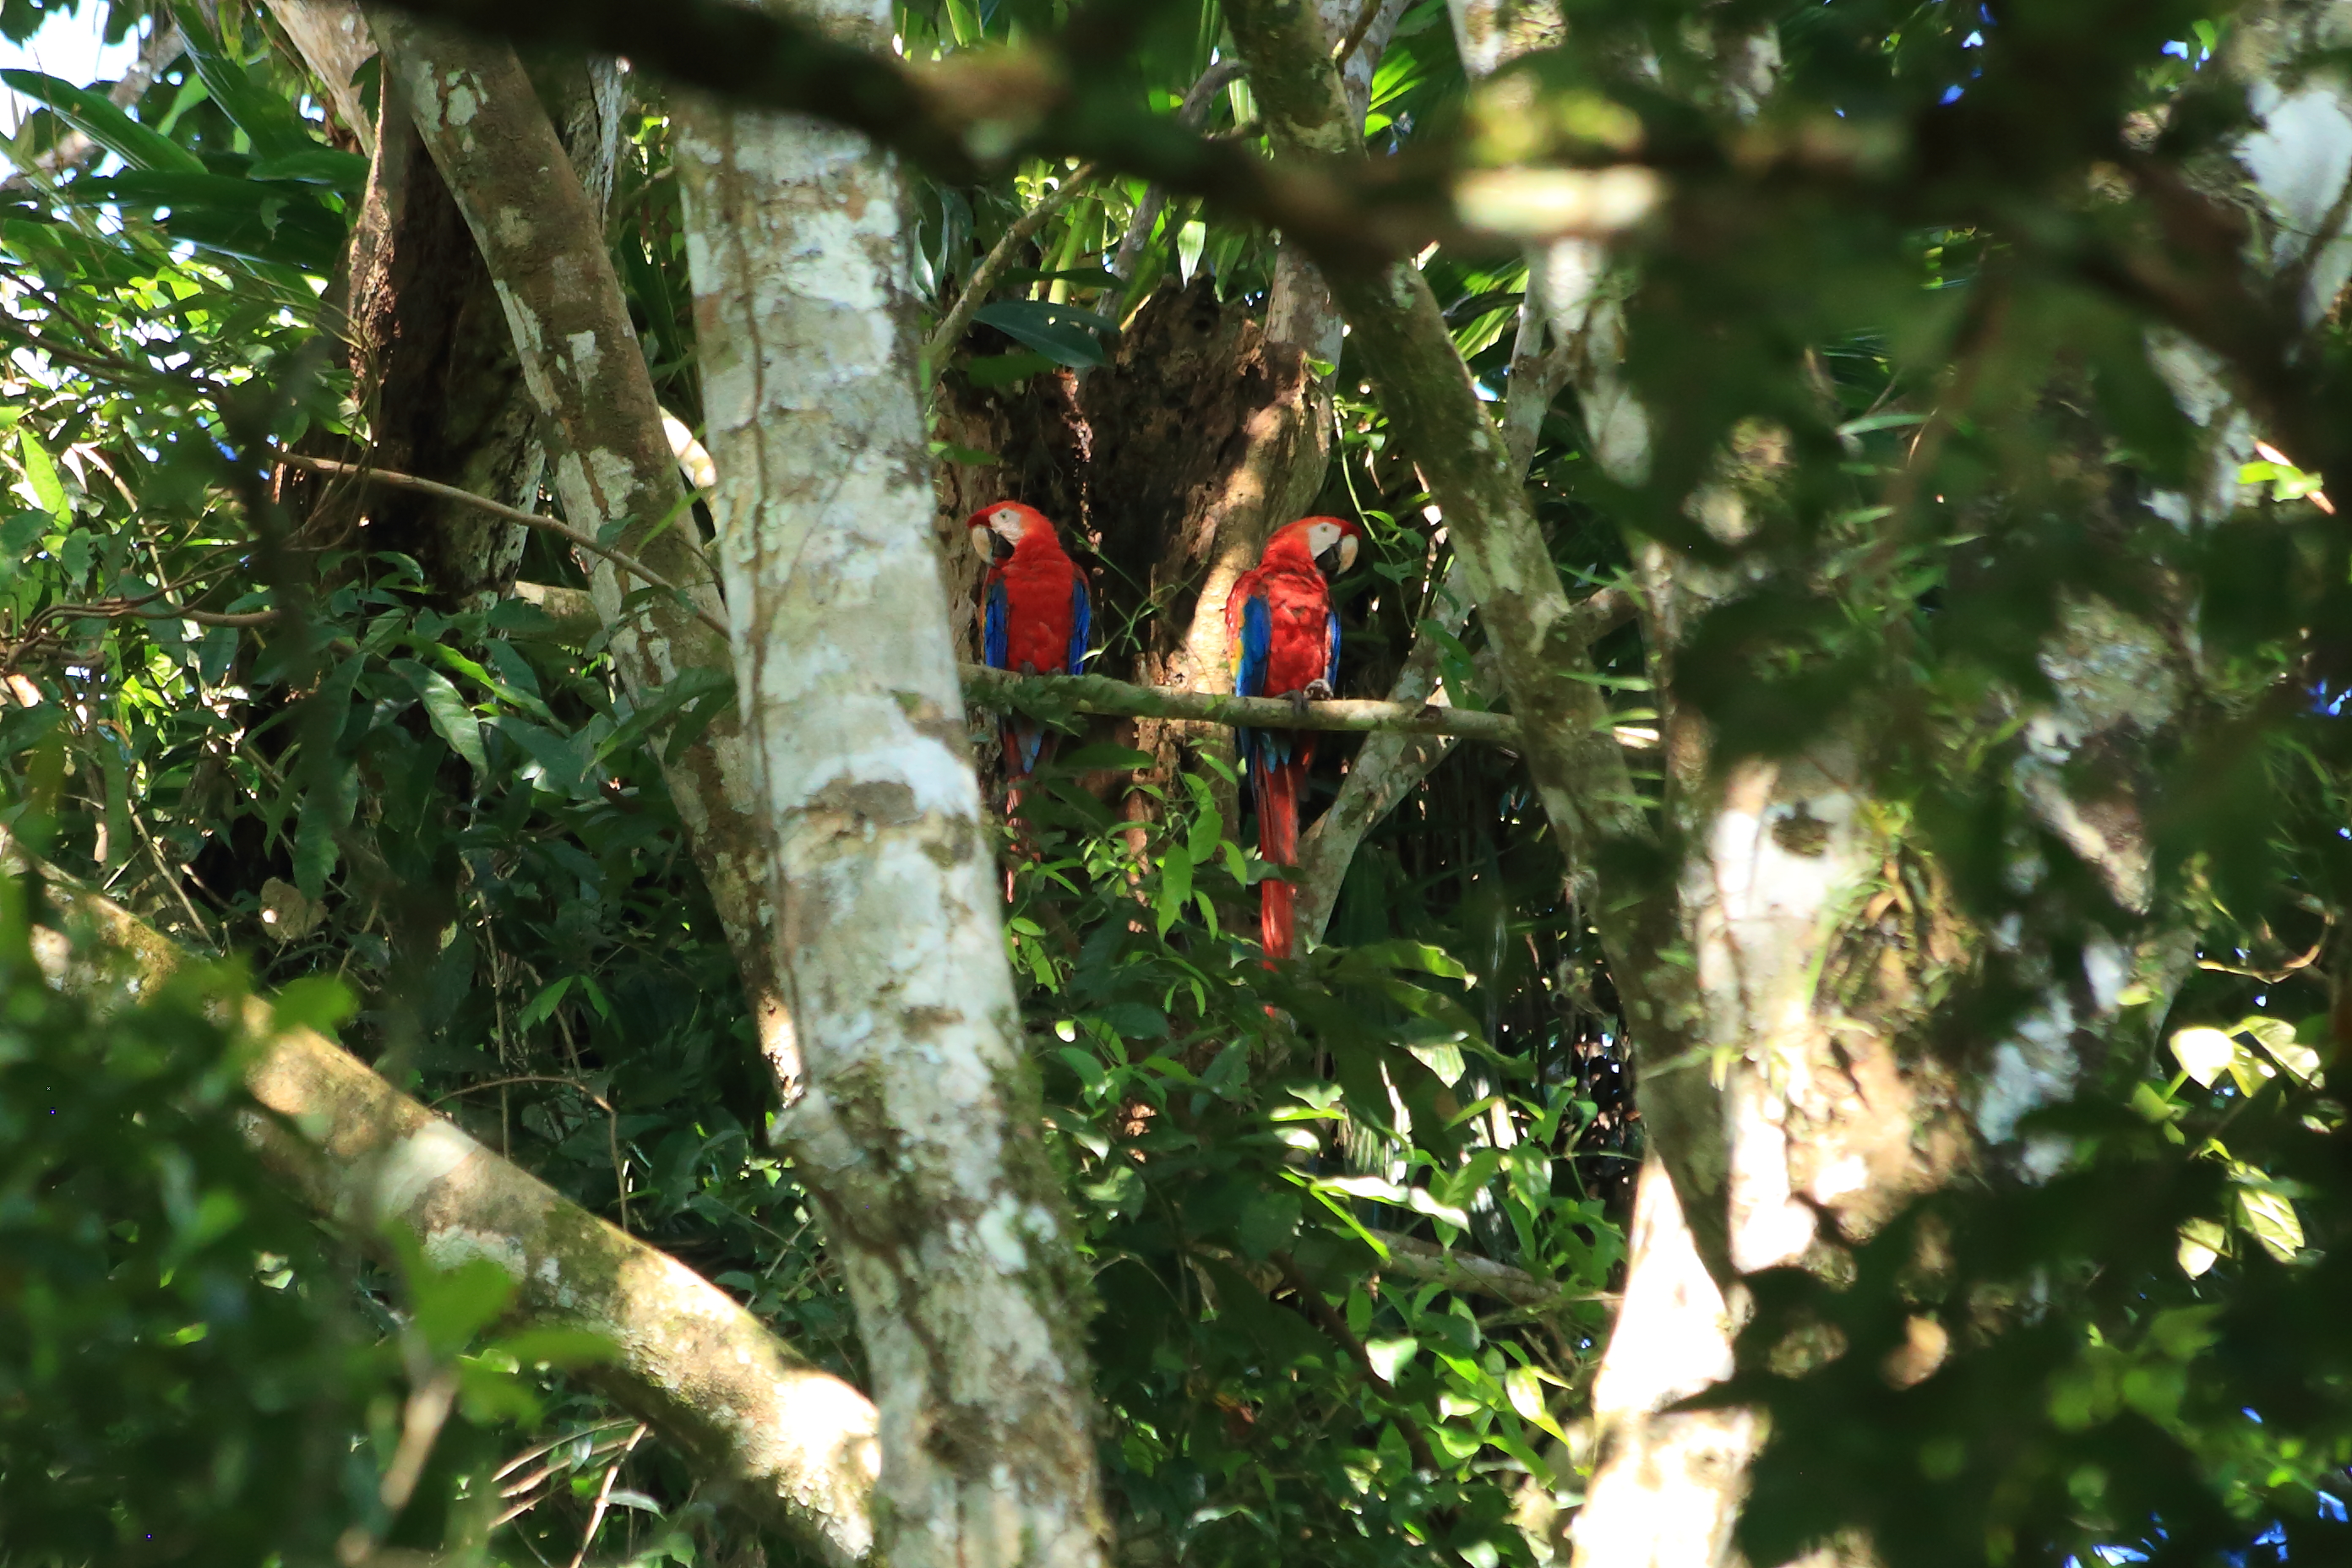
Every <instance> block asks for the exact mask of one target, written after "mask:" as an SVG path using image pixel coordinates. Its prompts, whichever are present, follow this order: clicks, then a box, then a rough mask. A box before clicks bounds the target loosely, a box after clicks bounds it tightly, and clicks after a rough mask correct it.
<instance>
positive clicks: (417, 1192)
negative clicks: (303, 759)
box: [36, 875, 879, 1568]
mask: <svg viewBox="0 0 2352 1568" xmlns="http://www.w3.org/2000/svg"><path fill="white" fill-rule="evenodd" d="M45 881H46V883H47V887H46V891H47V894H48V897H49V900H50V902H51V904H52V906H53V907H55V908H57V909H58V910H60V911H61V912H62V913H63V914H64V915H65V916H66V919H65V920H64V921H61V922H60V923H61V924H62V925H63V926H65V927H66V928H68V930H67V931H55V932H47V933H37V939H36V950H37V952H40V953H41V955H42V958H43V962H44V964H45V966H46V967H47V968H48V969H49V971H50V973H51V974H52V975H53V977H55V978H56V979H58V981H59V982H60V983H62V984H69V985H73V986H76V987H78V988H83V987H99V986H108V987H111V986H116V985H119V984H124V983H127V984H128V985H129V988H130V990H131V992H132V993H133V994H135V993H136V992H138V991H140V990H142V989H144V988H145V987H147V986H149V985H152V984H154V983H156V982H158V981H160V980H161V979H163V976H165V975H166V974H168V973H170V972H171V971H172V970H173V969H174V968H176V967H177V966H178V965H179V964H180V963H182V962H183V956H184V955H183V954H182V953H181V952H180V951H179V949H178V948H177V947H175V946H174V945H173V943H172V942H169V941H168V940H166V939H165V938H163V936H161V935H159V934H158V933H157V932H155V931H153V930H152V929H151V928H149V927H148V926H146V925H145V924H144V923H143V922H142V921H139V920H138V919H137V918H136V917H134V916H132V915H131V914H129V913H127V912H126V911H124V910H122V909H121V908H120V907H118V906H116V905H114V904H112V903H110V902H109V901H108V900H104V899H101V898H99V897H97V896H96V895H94V894H90V893H88V892H86V891H83V890H81V889H78V888H76V887H74V886H72V885H71V884H70V883H68V882H66V881H64V880H63V879H58V878H56V877H54V875H50V876H47V877H45ZM68 932H70V935H69V934H68ZM76 938H79V939H82V942H81V945H79V946H77V945H76V944H75V941H74V939H76ZM90 939H95V941H96V942H100V943H103V944H104V948H105V950H106V952H101V953H100V954H99V955H98V956H96V957H95V958H93V957H92V956H91V951H90V947H89V941H90ZM126 969H127V971H128V973H124V971H125V970H126ZM243 1021H244V1026H245V1029H246V1032H247V1035H248V1036H249V1037H250V1038H251V1040H252V1041H253V1044H254V1054H253V1056H252V1058H251V1065H250V1066H249V1067H248V1068H247V1072H246V1081H247V1085H248V1087H249V1088H250V1089H251V1090H252V1093H253V1096H254V1099H255V1100H257V1101H258V1102H259V1103H260V1104H261V1105H263V1106H264V1107H266V1108H268V1110H271V1111H274V1112H276V1113H277V1116H278V1118H280V1119H282V1120H277V1121H263V1120H262V1119H260V1118H258V1117H256V1118H254V1119H253V1121H251V1123H250V1124H249V1125H250V1131H251V1132H252V1135H253V1137H254V1139H255V1141H256V1142H257V1145H258V1147H259V1149H260V1152H261V1153H262V1156H263V1158H264V1159H265V1160H266V1161H267V1162H268V1163H269V1164H271V1165H272V1166H273V1167H275V1168H276V1169H277V1170H278V1172H279V1173H281V1174H282V1175H283V1176H284V1178H285V1179H286V1180H287V1182H288V1183H289V1184H290V1185H291V1187H292V1189H293V1190H294V1191H295V1192H296V1193H297V1194H299V1196H300V1197H301V1198H302V1199H303V1201H304V1202H306V1203H307V1204H309V1205H310V1207H311V1208H313V1209H314V1210H315V1211H316V1212H317V1213H318V1214H319V1215H320V1216H321V1217H323V1218H327V1219H331V1220H333V1221H335V1222H336V1223H338V1224H340V1225H342V1226H346V1227H348V1228H349V1229H350V1231H351V1232H352V1234H353V1236H354V1237H355V1238H357V1239H358V1240H360V1241H362V1243H364V1244H365V1245H367V1246H369V1247H373V1248H375V1249H377V1250H379V1251H382V1250H384V1248H385V1246H386V1243H387V1242H388V1241H389V1239H390V1237H391V1236H392V1235H393V1234H394V1232H396V1231H399V1230H405V1231H406V1232H408V1233H409V1234H410V1235H412V1236H413V1237H415V1238H416V1240H417V1241H418V1242H419V1243H421V1244H422V1246H423V1248H424V1252H425V1257H426V1258H429V1259H431V1260H432V1261H433V1262H434V1263H435V1264H436V1265H438V1266H440V1267H442V1268H454V1267H456V1266H457V1265H458V1264H460V1263H465V1262H468V1261H470V1260H473V1259H476V1258H480V1259H486V1260H488V1261H489V1262H491V1263H494V1264H496V1265H497V1266H498V1267H499V1268H500V1269H502V1270H504V1271H505V1272H506V1274H507V1275H508V1277H509V1278H510V1279H513V1280H514V1282H515V1295H514V1300H513V1304H512V1305H511V1306H510V1308H509V1312H510V1313H511V1314H512V1316H513V1317H514V1318H515V1319H516V1320H517V1321H522V1322H528V1323H531V1324H535V1325H546V1326H551V1327H565V1328H574V1329H584V1330H586V1331H590V1332H592V1333H594V1334H597V1335H600V1336H602V1337H603V1338H604V1339H605V1340H607V1341H609V1342H611V1343H612V1345H613V1347H614V1352H615V1353H614V1360H613V1361H612V1362H610V1363H607V1364H606V1365H604V1367H602V1368H601V1369H599V1370H598V1371H597V1372H596V1373H593V1377H594V1380H595V1381H596V1382H597V1383H598V1384H600V1385H601V1386H602V1387H603V1388H604V1391H605V1392H606V1393H607V1394H610V1395H611V1397H612V1398H613V1399H614V1402H615V1403H616V1404H618V1405H621V1406H622V1407H623V1408H625V1409H626V1410H628V1411H629V1412H630V1413H632V1414H633V1415H637V1416H639V1417H640V1418H642V1419H643V1420H645V1421H646V1422H649V1423H651V1424H652V1425H653V1426H654V1427H655V1428H656V1430H657V1431H659V1432H660V1433H661V1434H662V1435H663V1436H665V1437H666V1438H667V1439H668V1440H670V1441H672V1442H674V1443H676V1444H677V1445H678V1446H679V1447H681V1448H683V1449H685V1450H686V1451H687V1452H688V1454H690V1455H691V1456H693V1457H694V1458H695V1459H696V1460H697V1461H698V1464H699V1465H700V1466H702V1467H703V1471H704V1475H705V1477H706V1479H708V1480H709V1482H710V1483H712V1490H713V1491H714V1492H715V1493H716V1494H718V1495H721V1496H723V1497H725V1499H726V1500H728V1501H730V1502H731V1503H733V1504H734V1505H735V1506H736V1507H738V1508H740V1509H741V1510H743V1511H744V1512H745V1513H747V1514H749V1515H750V1516H751V1518H753V1519H755V1520H757V1521H759V1522H760V1523H761V1524H763V1525H765V1526H767V1527H768V1528H770V1529H772V1530H775V1531H779V1532H780V1533H782V1535H784V1536H785V1537H786V1538H787V1539H790V1540H791V1541H793V1542H795V1543H796V1544H798V1545H799V1546H801V1547H802V1548H803V1549H804V1550H806V1551H807V1552H809V1553H810V1554H811V1555H812V1556H814V1557H815V1558H816V1559H817V1560H818V1561H820V1562H823V1563H828V1564H834V1565H835V1568H850V1565H852V1564H857V1563H865V1562H866V1561H868V1560H869V1558H870V1556H871V1553H872V1552H873V1546H874V1540H873V1531H872V1526H871V1524H870V1522H869V1517H868V1512H869V1502H870V1497H871V1493H872V1489H873V1486H874V1480H875V1476H876V1472H877V1465H878V1458H879V1455H878V1447H877V1436H876V1434H877V1424H878V1420H877V1413H876V1410H875V1407H874V1405H873V1404H872V1403H871V1402H870V1401H868V1400H867V1399H866V1396H865V1395H864V1394H860V1393H859V1392H858V1391H857V1390H856V1389H855V1388H853V1387H851V1386H850V1385H849V1384H846V1383H844V1382H843V1381H841V1379H839V1378H837V1377H835V1376H834V1375H833V1374H832V1373H826V1372H823V1371H820V1370H818V1369H817V1368H816V1367H814V1366H813V1365H812V1364H810V1363H809V1362H808V1361H807V1360H805V1359H804V1358H803V1357H802V1356H801V1355H800V1354H798V1353H797V1352H794V1351H793V1349H792V1347H791V1346H789V1345H787V1344H785V1343H784V1342H782V1341H781V1340H779V1339H777V1338H776V1337H775V1336H774V1335H773V1334H772V1333H771V1332H770V1331H768V1329H767V1327H766V1326H765V1325H764V1324H762V1323H761V1321H759V1320H758V1319H757V1318H754V1317H753V1316H752V1315H751V1313H750V1312H748V1311H746V1310H744V1309H743V1308H742V1307H740V1306H739V1305H738V1304H737V1303H736V1302H735V1300H734V1299H733V1298H731V1297H730V1296H728V1295H727V1294H726V1293H725V1292H724V1291H722V1290H720V1289H718V1288H717V1287H716V1286H714V1285H712V1284H710V1283H709V1281H707V1280H705V1279H703V1278H702V1277H701V1276H700V1275H698V1274H697V1273H695V1272H694V1271H693V1270H692V1269H690V1268H687V1267H686V1265H684V1264H682V1263H680V1262H678V1261H677V1259H676V1258H671V1257H669V1256H668V1255H667V1254H666V1253H663V1252H660V1251H657V1250H656V1249H655V1248H653V1247H648V1246H646V1244H645V1243H644V1242H642V1241H639V1240H637V1239H636V1238H635V1237H632V1236H629V1235H628V1234H627V1233H625V1232H624V1231H622V1230H619V1229H617V1228H615V1227H614V1226H611V1225H608V1224H606V1223H605V1222H604V1221H603V1220H601V1219H599V1218H597V1217H596V1216H595V1215H592V1214H590V1213H588V1212H587V1211H586V1210H584V1209H583V1208H581V1207H580V1206H579V1205H576V1204H573V1203H572V1201H571V1200H570V1199H568V1198H565V1197H563V1196H562V1195H561V1194H558V1193H557V1192H555V1191H554V1189H552V1188H551V1187H549V1186H548V1185H546V1184H544V1183H542V1182H541V1181H539V1180H538V1179H537V1178H535V1177H533V1176H531V1175H530V1174H529V1173H526V1172H524V1171H522V1170H520V1169H519V1168H517V1167H516V1166H514V1165H511V1164H509V1163H507V1162H506V1161H504V1160H501V1159H500V1158H499V1156H497V1155H496V1154H494V1153H492V1152H490V1151H488V1149H485V1148H484V1147H482V1146H481V1145H480V1144H479V1143H477V1142H474V1141H473V1140H472V1139H471V1138H468V1137H467V1136H466V1134H465V1133H463V1132H461V1131H458V1130H457V1127H456V1126H455V1125H454V1124H452V1123H451V1122H449V1121H446V1119H444V1118H442V1117H439V1116H436V1115H435V1114H434V1113H433V1112H432V1111H430V1110H426V1109H425V1107H424V1106H422V1105H419V1104H418V1103H417V1102H416V1101H415V1100H411V1099H409V1098H408V1097H407V1096H405V1095H404V1094H402V1093H400V1092H399V1091H398V1090H396V1089H394V1088H393V1087H392V1086H391V1085H390V1084H388V1083H386V1082H384V1080H383V1079H381V1078H379V1077H377V1076H376V1075H375V1074H374V1073H373V1072H372V1071H370V1070H369V1069H368V1068H367V1067H366V1065H365V1064H364V1063H362V1062H361V1061H360V1060H359V1059H358V1058H355V1057H352V1056H351V1055H350V1054H349V1053H347V1052H345V1051H344V1050H343V1049H342V1048H341V1047H338V1046H337V1045H335V1044H334V1042H332V1041H331V1040H329V1039H327V1038H326V1037H324V1036H322V1035H320V1034H319V1033H318V1032H317V1031H315V1030H312V1029H310V1028H307V1027H303V1026H299V1025H298V1026H286V1025H281V1024H279V1023H278V1022H277V1021H276V1020H275V1019H274V1018H273V1016H272V1012H271V1009H270V1007H269V1005H268V1004H267V1003H266V1002H263V1001H261V1000H259V999H254V1000H252V1001H249V1002H248V1003H247V1006H246V1011H245V1015H244V1020H243Z"/></svg>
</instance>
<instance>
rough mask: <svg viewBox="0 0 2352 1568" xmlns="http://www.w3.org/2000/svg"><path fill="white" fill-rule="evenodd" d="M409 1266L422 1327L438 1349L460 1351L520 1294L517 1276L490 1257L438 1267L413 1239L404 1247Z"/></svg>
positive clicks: (413, 1299)
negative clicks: (515, 1294) (517, 1290)
mask: <svg viewBox="0 0 2352 1568" xmlns="http://www.w3.org/2000/svg"><path fill="white" fill-rule="evenodd" d="M403 1252H404V1257H403V1258H402V1262H403V1264H404V1270H403V1271H404V1273H405V1274H406V1275H407V1277H408V1298H409V1304H410V1310H412V1312H413V1313H414V1319H413V1321H414V1322H415V1327H416V1331H417V1332H419V1333H421V1334H422V1335H424V1336H425V1342H426V1343H427V1344H428V1345H430V1346H431V1347H432V1349H433V1351H434V1352H435V1353H436V1355H437V1356H439V1357H441V1358H442V1359H445V1360H446V1359H447V1358H450V1357H453V1356H455V1355H456V1354H457V1352H459V1351H462V1350H464V1349H465V1348H466V1346H467V1345H468V1344H470V1343H472V1342H473V1340H474V1336H475V1335H476V1334H478V1333H479V1332H481V1331H482V1330H484V1329H486V1328H488V1327H489V1325H490V1324H491V1323H493V1322H495V1321H498V1317H499V1313H501V1312H503V1311H505V1310H506V1306H507V1302H508V1300H509V1299H511V1298H512V1297H513V1295H514V1280H513V1279H512V1278H511V1277H509V1275H508V1273H507V1271H506V1270H505V1269H503V1268H499V1266H498V1265H497V1264H495V1263H493V1262H491V1261H490V1260H489V1259H488V1258H468V1259H467V1261H465V1262H464V1263H461V1264H459V1265H458V1266H457V1268H449V1269H442V1268H435V1267H434V1266H433V1264H432V1262H431V1261H430V1260H428V1259H427V1258H425V1256H424V1253H423V1251H422V1249H421V1248H416V1247H415V1244H414V1243H413V1242H412V1243H411V1244H410V1246H409V1247H406V1248H404V1249H403Z"/></svg>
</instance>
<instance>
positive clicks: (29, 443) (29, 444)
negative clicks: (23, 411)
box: [16, 425, 73, 544]
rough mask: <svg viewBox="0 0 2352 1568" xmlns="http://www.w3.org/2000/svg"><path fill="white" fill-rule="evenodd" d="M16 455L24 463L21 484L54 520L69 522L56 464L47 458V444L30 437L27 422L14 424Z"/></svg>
mask: <svg viewBox="0 0 2352 1568" xmlns="http://www.w3.org/2000/svg"><path fill="white" fill-rule="evenodd" d="M16 457H17V460H18V461H19V462H20V463H22V464H23V465H24V469H25V485H26V489H30V490H31V491H32V492H33V499H34V500H35V501H36V502H37V503H38V504H39V505H40V508H41V510H43V511H46V512H47V513H48V515H49V516H50V517H51V518H53V519H54V520H56V521H58V522H59V523H66V524H70V523H71V522H72V521H73V505H72V503H71V502H70V501H69V500H68V499H67V497H66V487H65V482H64V481H63V480H61V479H58V466H57V464H56V463H55V462H53V461H51V460H50V458H49V453H48V448H47V447H44V446H42V445H41V443H40V442H39V440H37V438H36V437H34V435H33V430H32V426H29V425H20V426H17V427H16ZM36 537H37V535H36ZM27 543H28V544H29V543H30V541H27Z"/></svg>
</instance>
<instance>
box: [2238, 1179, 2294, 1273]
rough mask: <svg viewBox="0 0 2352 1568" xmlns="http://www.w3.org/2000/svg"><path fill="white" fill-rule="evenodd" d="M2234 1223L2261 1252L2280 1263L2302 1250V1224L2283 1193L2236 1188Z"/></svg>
mask: <svg viewBox="0 0 2352 1568" xmlns="http://www.w3.org/2000/svg"><path fill="white" fill-rule="evenodd" d="M2238 1221H2239V1223H2240V1224H2241V1225H2243V1226H2245V1227H2246V1229H2247V1230H2248V1231H2250V1232H2251V1233H2252V1235H2253V1238H2254V1239H2255V1240H2256V1241H2259V1242H2261V1243H2262V1244H2263V1250H2265V1251H2267V1252H2268V1253H2269V1254H2270V1255H2271V1256H2272V1257H2273V1258H2277V1259H2278V1260H2279V1261H2280V1262H2282V1263H2284V1262H2288V1261H2290V1260H2292V1259H2293V1258H2294V1255H2295V1254H2296V1253H2298V1252H2300V1251H2302V1250H2303V1222H2302V1221H2301V1220H2300V1219H2298V1218H2296V1217H2295V1212H2294V1204H2293V1203H2291V1202H2289V1201H2288V1200H2287V1198H2286V1196H2285V1195H2284V1194H2281V1193H2277V1192H2273V1191H2271V1190H2269V1189H2268V1188H2260V1187H2241V1188H2239V1189H2238Z"/></svg>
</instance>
